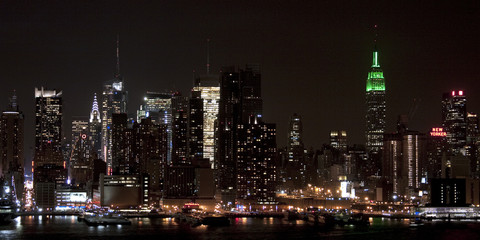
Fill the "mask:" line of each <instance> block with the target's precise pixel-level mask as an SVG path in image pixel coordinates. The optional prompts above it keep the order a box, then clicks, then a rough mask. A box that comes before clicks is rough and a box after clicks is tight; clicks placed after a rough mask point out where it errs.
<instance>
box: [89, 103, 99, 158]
mask: <svg viewBox="0 0 480 240" xmlns="http://www.w3.org/2000/svg"><path fill="white" fill-rule="evenodd" d="M88 132H89V134H88V140H89V142H90V145H91V149H92V153H91V154H96V155H97V156H96V157H95V158H98V157H100V156H101V148H102V135H101V133H102V120H101V116H100V110H99V109H98V102H97V94H95V95H94V96H93V104H92V111H91V112H90V119H89V121H88Z"/></svg>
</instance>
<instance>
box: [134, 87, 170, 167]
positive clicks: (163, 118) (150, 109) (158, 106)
mask: <svg viewBox="0 0 480 240" xmlns="http://www.w3.org/2000/svg"><path fill="white" fill-rule="evenodd" d="M172 97H173V93H171V92H165V93H159V92H147V93H146V94H145V97H144V103H143V104H142V105H141V106H140V110H138V111H137V121H139V122H140V121H141V119H144V118H148V117H150V118H151V120H152V123H154V124H160V125H164V126H165V128H166V132H167V143H168V144H167V162H169V163H170V162H171V161H172V147H173V146H172V144H173V143H172V140H173V139H172V138H173V134H172V131H173V130H172V127H173V125H172V123H173V122H172Z"/></svg>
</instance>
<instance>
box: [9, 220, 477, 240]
mask: <svg viewBox="0 0 480 240" xmlns="http://www.w3.org/2000/svg"><path fill="white" fill-rule="evenodd" d="M131 220H132V225H129V226H106V227H104V226H98V227H89V226H87V225H86V224H85V223H83V222H77V218H76V217H75V216H23V217H18V218H16V219H15V221H14V222H12V223H11V224H10V225H6V226H0V239H2V240H3V239H5V240H8V239H49V240H53V239H138V240H145V239H239V240H248V239H382V240H384V239H435V240H440V239H480V222H477V221H462V222H460V221H455V222H453V221H452V222H442V221H438V222H426V223H425V225H424V226H420V227H418V228H411V227H409V221H408V220H392V219H384V218H374V219H371V225H370V226H368V227H366V226H364V227H354V226H344V227H340V226H335V227H333V228H325V227H319V226H315V225H313V224H311V223H305V222H303V221H301V220H299V221H294V222H288V221H285V220H283V219H273V218H269V219H254V218H237V219H232V225H231V226H228V227H206V226H199V227H190V226H188V225H184V224H178V223H176V222H175V221H174V220H172V219H148V218H140V219H131Z"/></svg>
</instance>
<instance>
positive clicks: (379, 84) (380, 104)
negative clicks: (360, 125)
mask: <svg viewBox="0 0 480 240" xmlns="http://www.w3.org/2000/svg"><path fill="white" fill-rule="evenodd" d="M366 106H367V114H366V116H365V120H366V131H365V136H366V149H367V152H379V151H380V150H381V149H382V146H383V134H384V132H385V111H386V103H385V79H384V78H383V71H382V69H381V68H380V64H379V62H378V51H377V48H376V46H375V49H374V50H373V62H372V67H371V69H370V71H369V72H368V77H367V88H366Z"/></svg>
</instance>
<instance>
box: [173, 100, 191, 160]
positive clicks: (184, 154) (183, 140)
mask: <svg viewBox="0 0 480 240" xmlns="http://www.w3.org/2000/svg"><path fill="white" fill-rule="evenodd" d="M188 108H189V101H188V97H182V96H180V94H175V96H173V97H172V165H176V166H178V165H190V164H191V162H190V160H189V159H188Z"/></svg>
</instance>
